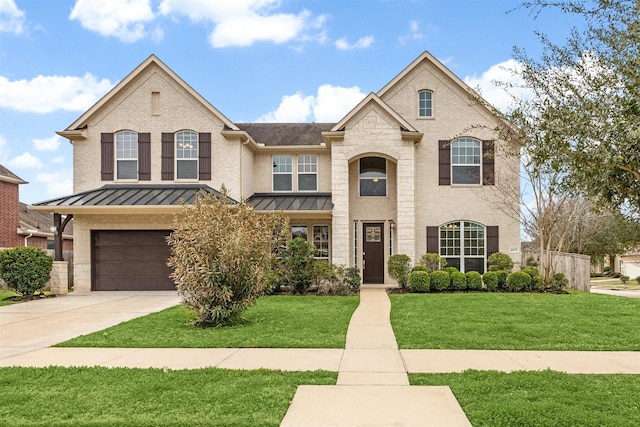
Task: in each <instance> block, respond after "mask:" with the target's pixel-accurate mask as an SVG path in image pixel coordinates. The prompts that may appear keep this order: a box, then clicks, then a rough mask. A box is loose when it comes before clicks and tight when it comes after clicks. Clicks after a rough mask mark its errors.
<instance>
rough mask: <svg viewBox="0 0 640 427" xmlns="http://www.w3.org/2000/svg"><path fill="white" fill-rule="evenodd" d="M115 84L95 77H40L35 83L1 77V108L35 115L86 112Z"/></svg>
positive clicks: (34, 79)
mask: <svg viewBox="0 0 640 427" xmlns="http://www.w3.org/2000/svg"><path fill="white" fill-rule="evenodd" d="M112 86H113V84H112V83H111V82H110V81H109V80H107V79H102V80H100V81H98V79H97V78H96V77H94V76H93V75H92V74H90V73H87V74H85V75H84V76H83V77H74V76H37V77H34V78H33V79H31V80H14V81H10V80H8V79H7V78H6V77H2V76H0V108H10V109H13V110H18V111H28V112H33V113H50V112H52V111H55V110H66V111H85V110H87V109H88V108H89V107H91V105H93V104H94V103H95V102H96V100H98V99H99V98H100V97H101V96H102V95H104V94H105V93H106V92H107V91H108V90H109V89H111V87H112Z"/></svg>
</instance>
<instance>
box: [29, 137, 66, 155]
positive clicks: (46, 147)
mask: <svg viewBox="0 0 640 427" xmlns="http://www.w3.org/2000/svg"><path fill="white" fill-rule="evenodd" d="M60 140H61V138H60V137H59V136H58V135H53V136H52V137H50V138H34V139H33V145H34V146H35V147H36V150H38V151H56V150H57V149H58V147H60Z"/></svg>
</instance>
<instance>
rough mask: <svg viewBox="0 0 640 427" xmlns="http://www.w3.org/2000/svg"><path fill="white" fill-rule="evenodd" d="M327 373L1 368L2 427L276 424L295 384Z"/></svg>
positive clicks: (325, 378)
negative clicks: (3, 426) (4, 426)
mask: <svg viewBox="0 0 640 427" xmlns="http://www.w3.org/2000/svg"><path fill="white" fill-rule="evenodd" d="M336 379H337V374H336V373H335V372H326V371H315V372H280V371H265V370H260V371H232V370H224V369H215V368H208V369H197V370H181V371H163V370H161V369H124V368H114V369H108V368H61V367H49V368H44V369H42V368H40V369H34V368H1V369H0V420H2V422H1V423H0V424H2V425H7V426H136V427H139V426H177V425H180V426H256V425H260V426H277V425H279V424H280V422H281V421H282V418H284V415H285V413H286V411H287V409H288V407H289V402H290V401H291V399H293V395H294V393H295V391H296V388H297V387H298V386H299V385H301V384H320V385H334V384H335V383H336Z"/></svg>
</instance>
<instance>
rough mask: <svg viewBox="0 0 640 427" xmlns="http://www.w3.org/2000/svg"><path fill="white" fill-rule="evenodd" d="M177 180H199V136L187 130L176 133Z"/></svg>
mask: <svg viewBox="0 0 640 427" xmlns="http://www.w3.org/2000/svg"><path fill="white" fill-rule="evenodd" d="M176 171H177V173H176V178H177V179H198V134H197V133H196V132H193V131H189V130H185V131H180V132H178V133H176Z"/></svg>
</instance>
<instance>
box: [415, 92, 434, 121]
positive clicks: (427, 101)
mask: <svg viewBox="0 0 640 427" xmlns="http://www.w3.org/2000/svg"><path fill="white" fill-rule="evenodd" d="M418 116H419V117H433V92H431V91H430V90H421V91H420V92H418Z"/></svg>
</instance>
